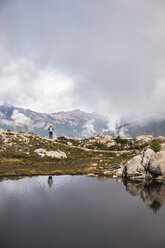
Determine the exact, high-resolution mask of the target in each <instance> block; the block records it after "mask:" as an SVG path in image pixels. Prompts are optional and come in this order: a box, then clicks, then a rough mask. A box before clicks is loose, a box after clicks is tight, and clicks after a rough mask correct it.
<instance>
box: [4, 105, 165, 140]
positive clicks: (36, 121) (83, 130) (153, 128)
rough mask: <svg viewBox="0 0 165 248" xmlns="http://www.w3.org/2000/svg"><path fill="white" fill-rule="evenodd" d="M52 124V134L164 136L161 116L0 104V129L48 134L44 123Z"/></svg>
mask: <svg viewBox="0 0 165 248" xmlns="http://www.w3.org/2000/svg"><path fill="white" fill-rule="evenodd" d="M50 124H52V125H53V126H54V129H55V135H56V136H57V137H59V136H67V137H78V138H84V137H90V136H93V135H96V134H98V133H105V134H108V135H111V136H117V135H120V136H121V137H136V136H138V135H143V134H145V135H147V134H148V135H153V136H154V137H157V136H161V135H162V136H165V117H163V116H162V118H161V119H160V118H151V117H150V118H145V119H141V120H137V121H134V122H131V123H129V122H126V121H119V122H118V123H116V122H114V120H113V116H112V118H111V119H109V118H108V119H107V118H106V117H103V116H101V115H100V114H97V113H86V112H83V111H81V110H79V109H76V110H73V111H67V112H64V111H61V112H55V113H51V114H50V113H39V112H34V111H32V110H30V109H24V108H18V107H14V106H7V105H2V106H0V128H2V129H10V130H13V131H27V132H33V133H36V134H39V135H42V136H47V135H48V126H49V125H50Z"/></svg>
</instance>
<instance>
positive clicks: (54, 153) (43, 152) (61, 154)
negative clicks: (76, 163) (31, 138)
mask: <svg viewBox="0 0 165 248" xmlns="http://www.w3.org/2000/svg"><path fill="white" fill-rule="evenodd" d="M34 152H36V153H37V154H38V155H40V156H42V157H45V156H48V157H52V158H67V156H66V154H65V152H62V151H60V150H58V151H46V150H45V149H42V148H40V149H36V150H35V151H34Z"/></svg>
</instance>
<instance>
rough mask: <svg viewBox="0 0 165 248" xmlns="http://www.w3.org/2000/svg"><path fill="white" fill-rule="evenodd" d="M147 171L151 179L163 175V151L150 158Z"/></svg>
mask: <svg viewBox="0 0 165 248" xmlns="http://www.w3.org/2000/svg"><path fill="white" fill-rule="evenodd" d="M148 170H149V172H150V174H151V175H152V176H153V177H157V176H162V175H165V151H160V152H158V153H156V154H155V156H154V157H151V159H150V163H149V167H148Z"/></svg>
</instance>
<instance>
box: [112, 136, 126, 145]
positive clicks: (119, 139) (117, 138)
mask: <svg viewBox="0 0 165 248" xmlns="http://www.w3.org/2000/svg"><path fill="white" fill-rule="evenodd" d="M114 140H115V141H116V143H117V144H121V145H126V144H127V143H128V139H123V138H121V137H120V136H117V137H116V138H114Z"/></svg>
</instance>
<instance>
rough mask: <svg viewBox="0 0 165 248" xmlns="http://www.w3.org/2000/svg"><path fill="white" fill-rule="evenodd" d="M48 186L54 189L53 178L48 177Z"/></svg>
mask: <svg viewBox="0 0 165 248" xmlns="http://www.w3.org/2000/svg"><path fill="white" fill-rule="evenodd" d="M48 184H49V187H52V185H53V178H52V176H49V177H48Z"/></svg>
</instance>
